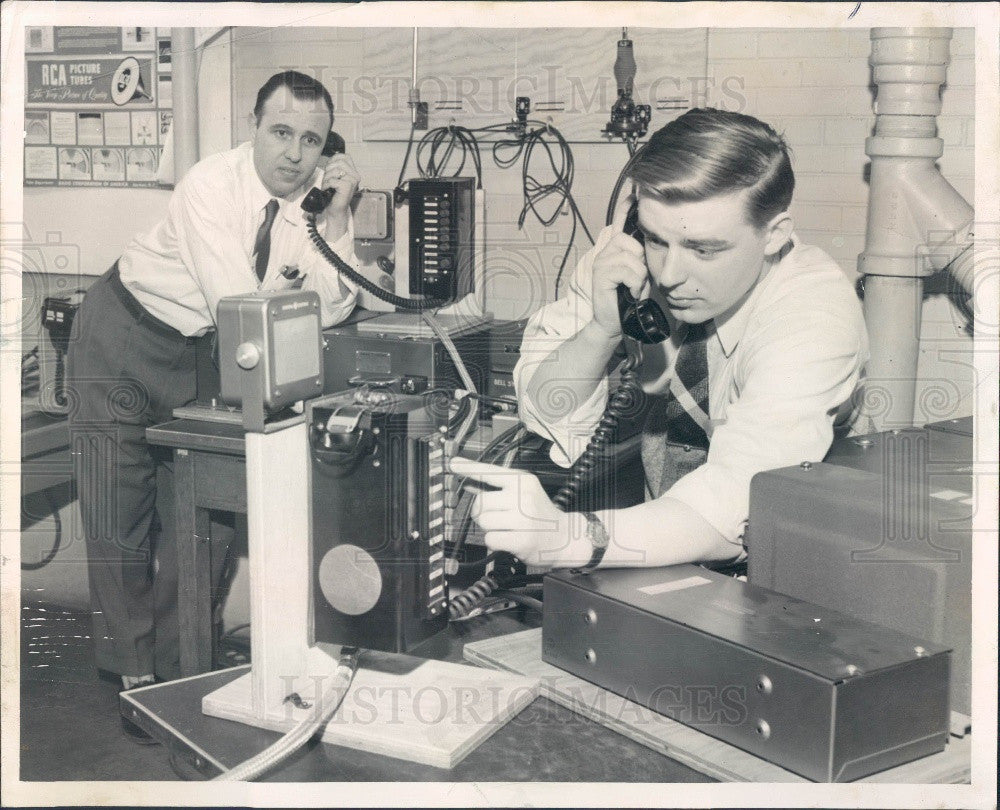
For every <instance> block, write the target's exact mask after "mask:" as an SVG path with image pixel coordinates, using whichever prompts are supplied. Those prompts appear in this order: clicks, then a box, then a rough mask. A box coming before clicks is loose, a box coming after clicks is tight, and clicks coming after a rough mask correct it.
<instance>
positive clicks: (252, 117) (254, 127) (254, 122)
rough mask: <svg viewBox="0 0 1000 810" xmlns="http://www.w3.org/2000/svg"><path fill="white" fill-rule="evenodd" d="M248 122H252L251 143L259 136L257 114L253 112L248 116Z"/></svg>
mask: <svg viewBox="0 0 1000 810" xmlns="http://www.w3.org/2000/svg"><path fill="white" fill-rule="evenodd" d="M247 123H248V124H250V143H253V142H254V139H255V138H256V137H257V116H256V115H254V114H253V113H250V115H248V116H247Z"/></svg>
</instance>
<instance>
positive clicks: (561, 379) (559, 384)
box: [525, 321, 620, 421]
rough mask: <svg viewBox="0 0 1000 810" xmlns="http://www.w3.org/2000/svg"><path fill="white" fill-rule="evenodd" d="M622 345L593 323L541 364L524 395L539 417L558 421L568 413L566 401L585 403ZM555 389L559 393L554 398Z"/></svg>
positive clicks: (570, 409) (616, 338)
mask: <svg viewBox="0 0 1000 810" xmlns="http://www.w3.org/2000/svg"><path fill="white" fill-rule="evenodd" d="M619 341H620V338H619V337H611V336H609V335H608V334H607V333H606V332H604V331H603V330H602V329H601V328H600V327H599V326H598V325H597V324H596V323H595V322H593V321H591V322H590V323H588V324H587V325H586V326H584V327H583V329H581V330H580V331H579V332H577V334H575V335H574V336H573V337H571V338H570V339H569V340H567V341H566V342H565V343H563V344H562V345H561V346H559V348H558V349H555V350H554V351H553V352H552V353H551V354H549V355H548V357H546V358H545V359H544V360H543V361H542V362H541V363H539V365H538V366H537V367H536V369H535V373H534V374H533V375H532V377H531V380H530V381H529V382H528V386H527V389H526V392H525V393H526V395H527V397H528V399H530V400H531V402H532V403H533V404H534V406H535V410H536V411H537V412H538V413H539V415H540V416H542V417H543V418H544V419H545V420H551V421H556V420H557V419H560V418H562V417H564V416H565V415H566V413H567V408H566V405H565V403H566V397H571V398H572V399H573V400H574V401H575V402H576V404H577V406H578V405H581V404H583V403H584V402H586V401H587V399H588V398H589V397H590V395H591V394H593V393H594V389H595V388H597V383H598V382H599V381H600V380H601V379H602V378H603V377H604V374H605V370H606V368H607V365H608V360H610V359H611V355H612V354H613V353H614V350H615V348H616V347H617V345H618V343H619ZM556 388H558V392H559V393H558V396H556V397H553V396H552V392H553V391H554V389H556ZM550 402H551V404H547V403H550ZM557 407H558V412H556V408H557ZM568 410H569V411H572V410H573V408H569V409H568Z"/></svg>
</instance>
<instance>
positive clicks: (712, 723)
mask: <svg viewBox="0 0 1000 810" xmlns="http://www.w3.org/2000/svg"><path fill="white" fill-rule="evenodd" d="M542 639H543V641H542V658H543V659H544V660H545V661H547V662H549V663H550V664H553V665H555V666H557V667H560V668H562V669H565V670H567V671H568V672H571V673H573V674H574V675H577V676H579V677H581V678H584V679H586V680H588V681H591V682H592V683H596V684H597V685H599V686H602V687H604V688H605V689H609V690H610V691H612V692H615V693H617V694H619V695H622V696H624V697H626V698H628V699H629V700H632V701H634V702H636V703H639V704H642V705H644V706H647V707H649V708H651V709H653V710H655V711H657V712H659V713H661V714H665V715H666V716H668V717H671V718H672V719H674V720H678V721H680V722H682V723H685V724H687V725H690V726H693V727H695V728H697V729H698V730H699V731H702V732H704V733H706V734H710V735H712V736H713V737H717V738H718V739H720V740H724V741H725V742H728V743H731V744H732V745H735V746H738V747H739V748H742V749H744V750H746V751H749V752H750V753H752V754H754V755H755V756H758V757H761V758H763V759H766V760H768V761H770V762H774V763H775V764H777V765H780V766H781V767H783V768H787V769H788V770H790V771H794V772H795V773H798V774H801V775H802V776H805V777H807V778H809V779H813V780H816V781H824V782H826V781H830V782H846V781H852V780H854V779H859V778H861V777H863V776H866V775H868V774H871V773H875V772H877V771H881V770H884V769H886V768H890V767H893V766H895V765H899V764H901V763H904V762H908V761H910V760H913V759H917V758H919V757H922V756H925V755H928V754H932V753H935V752H937V751H940V750H942V749H943V748H944V746H945V744H946V743H947V740H948V677H949V670H950V664H951V656H950V653H949V651H948V650H947V649H946V648H945V647H943V646H940V645H933V644H930V643H928V642H924V641H921V640H918V639H916V638H913V637H911V636H906V635H903V634H902V633H898V632H896V631H893V630H888V629H886V628H883V627H880V626H878V625H875V624H871V623H869V622H864V621H860V620H857V619H852V618H850V617H848V616H845V615H843V614H841V613H837V612H835V611H832V610H829V609H826V608H822V607H819V606H816V605H811V604H809V603H807V602H803V601H800V600H798V599H793V598H791V597H788V596H784V595H782V594H778V593H774V592H772V591H767V590H764V589H763V588H759V587H756V586H754V585H750V584H748V583H746V582H742V581H740V580H737V579H734V578H731V577H726V576H723V575H721V574H717V573H715V572H713V571H709V570H707V569H704V568H700V567H698V566H693V565H679V566H671V567H669V568H653V569H638V570H635V569H633V570H625V569H619V570H598V571H595V572H593V573H591V574H589V575H588V574H580V573H575V572H573V571H560V572H556V573H553V574H550V575H548V576H547V577H546V579H545V620H544V625H543V630H542Z"/></svg>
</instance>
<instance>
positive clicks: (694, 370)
mask: <svg viewBox="0 0 1000 810" xmlns="http://www.w3.org/2000/svg"><path fill="white" fill-rule="evenodd" d="M710 323H711V321H707V322H705V323H701V324H693V325H692V326H689V327H688V330H687V333H686V334H685V335H684V342H683V343H682V344H681V347H680V349H679V350H678V352H677V360H676V362H675V363H674V376H673V378H672V379H671V381H670V388H669V390H668V391H667V393H666V395H665V396H663V397H657V398H656V400H655V401H654V404H653V406H652V408H651V409H650V413H649V416H648V417H647V419H646V425H645V428H644V430H643V441H642V459H643V466H644V468H645V472H646V485H647V488H648V490H649V493H650V496H651V497H654V498H655V497H658V496H659V495H661V494H662V493H663V492H665V491H666V490H668V489H669V488H670V487H671V486H673V484H674V482H675V481H677V479H679V478H681V477H683V476H684V475H687V474H688V473H689V472H691V470H693V469H695V468H696V467H700V466H701V465H702V464H703V463H704V462H705V458H706V456H707V450H708V433H707V429H708V425H709V406H708V354H707V350H706V339H707V337H708V335H709V333H710V330H709V328H708V327H709V325H710Z"/></svg>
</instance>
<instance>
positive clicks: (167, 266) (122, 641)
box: [68, 71, 359, 737]
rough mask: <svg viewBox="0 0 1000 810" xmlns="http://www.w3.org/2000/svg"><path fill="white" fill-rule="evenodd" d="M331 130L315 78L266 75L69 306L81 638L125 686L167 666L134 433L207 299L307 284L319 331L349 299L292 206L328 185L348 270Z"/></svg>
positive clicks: (161, 526)
mask: <svg viewBox="0 0 1000 810" xmlns="http://www.w3.org/2000/svg"><path fill="white" fill-rule="evenodd" d="M332 124H333V101H332V99H331V98H330V94H329V92H328V91H327V90H326V88H325V87H323V85H322V84H320V83H319V82H317V81H316V80H315V79H312V78H311V77H309V76H306V75H304V74H302V73H297V72H295V71H286V72H284V73H279V74H276V75H275V76H272V77H271V78H270V79H269V80H268V81H267V82H266V83H265V84H264V85H263V87H261V89H260V91H259V93H258V95H257V100H256V105H255V107H254V111H253V115H252V118H251V126H252V128H253V132H252V136H251V140H250V141H249V142H248V143H244V144H241V145H240V146H238V147H236V148H235V149H232V150H230V151H228V152H222V153H220V154H215V155H212V156H210V157H208V158H206V159H204V160H202V161H201V162H199V163H198V164H197V165H195V166H194V167H192V168H191V169H190V170H189V171H188V172H187V174H186V175H185V176H184V177H183V178H181V180H180V182H179V183H178V184H177V187H176V189H175V191H174V193H173V194H172V196H171V198H170V202H169V204H168V209H167V214H166V217H165V218H164V219H163V220H162V221H161V222H160V223H159V224H158V225H157V226H156V227H155V228H153V229H152V230H151V231H149V232H148V233H145V234H141V235H139V236H137V237H135V238H134V239H133V240H132V242H131V243H130V244H129V245H128V247H127V248H126V249H125V251H124V253H123V254H122V256H121V258H120V259H119V260H118V261H117V262H116V263H115V265H114V266H113V267H112V268H111V270H109V271H108V272H107V273H105V275H104V276H102V277H101V278H100V279H99V280H98V281H97V282H96V283H95V284H94V285H93V286H92V287H91V288H90V290H89V291H88V292H87V294H86V296H85V298H84V301H83V304H82V305H81V308H80V311H79V313H78V314H77V316H76V319H75V322H74V330H75V333H74V337H75V339H74V341H73V342H72V343H71V347H70V353H69V367H68V368H69V379H68V383H69V385H70V386H71V391H72V392H73V394H72V396H73V399H74V400H75V401H76V403H77V407H76V408H75V409H74V410H73V412H72V413H71V416H70V425H71V431H72V435H73V437H74V439H73V440H74V454H75V461H76V463H77V467H76V469H77V482H78V487H79V494H80V506H81V511H82V513H83V518H84V527H85V533H86V541H87V556H88V569H89V574H90V590H91V601H92V608H93V611H94V631H95V632H94V644H95V649H96V657H97V665H98V667H100V668H101V669H103V670H106V671H108V672H111V673H115V674H117V675H120V676H122V682H123V685H124V686H125V687H131V686H135V685H137V684H140V683H147V682H152V681H153V678H154V674H155V675H156V676H158V677H160V678H163V679H170V678H176V677H178V675H179V674H180V673H179V643H178V628H177V613H176V609H177V570H176V547H175V540H174V537H173V532H172V531H171V528H172V524H173V520H172V518H173V514H172V512H173V507H172V501H171V500H169V489H170V488H171V483H172V482H171V480H170V478H171V476H170V469H169V464H168V463H165V460H164V459H163V458H162V457H161V456H160V455H159V453H158V452H157V451H154V450H152V449H151V448H150V447H149V446H148V445H147V443H146V439H145V430H146V428H147V427H148V426H150V425H153V424H156V423H159V422H164V421H166V420H168V419H170V418H171V412H172V410H173V409H174V408H175V407H177V406H180V405H183V404H185V403H187V402H190V401H192V400H193V399H194V398H195V394H196V391H195V343H196V341H198V339H199V338H202V337H204V336H206V333H209V332H210V330H211V329H213V328H214V326H215V317H216V308H217V306H218V303H219V299H220V298H223V297H225V296H230V295H239V294H244V293H248V292H252V291H255V290H278V289H284V288H288V287H292V286H297V285H301V286H302V287H303V288H305V289H311V290H315V291H316V292H317V293H318V294H319V296H320V300H321V307H322V322H323V325H324V326H331V325H333V324H335V323H338V322H340V321H342V320H343V319H344V318H346V317H347V315H348V314H350V312H351V310H352V309H353V307H354V302H355V296H356V289H355V287H354V286H353V285H349V284H348V283H346V282H345V281H344V280H342V279H341V278H340V274H339V273H338V272H337V271H336V270H335V269H333V268H332V267H330V266H329V264H328V263H327V262H326V260H325V259H324V258H323V257H322V256H321V255H320V254H319V252H318V251H317V250H316V248H315V246H314V245H313V244H312V243H311V242H310V240H309V237H308V235H307V233H306V227H305V221H304V218H303V212H302V210H301V208H300V202H301V199H302V198H303V197H304V196H305V194H306V193H307V192H308V191H309V189H310V188H311V187H313V186H319V187H321V188H323V189H332V190H333V192H334V193H333V194H332V199H331V201H330V203H329V205H328V206H327V208H326V210H325V211H324V212H323V213H322V214H320V215H319V216H318V217H317V228H318V230H319V231H320V233H321V234H324V235H325V237H326V239H327V240H328V241H329V242H330V243H331V244H332V247H333V249H334V250H335V251H337V253H338V254H339V255H341V256H343V257H344V258H345V259H347V260H348V261H349V262H351V263H352V264H356V260H355V259H354V251H353V234H352V223H351V209H350V203H351V200H352V198H353V196H354V194H355V191H356V190H357V188H358V183H359V177H358V173H357V171H356V169H355V168H354V164H353V163H352V162H351V159H350V158H349V157H348V156H347V155H345V154H343V153H342V149H341V153H340V154H334V155H332V156H330V158H329V162H328V163H327V164H326V165H325V167H322V162H321V161H322V159H323V158H325V157H327V155H326V154H325V152H326V151H327V150H325V146H326V145H327V143H328V138H329V136H331V135H332V136H333V138H335V139H336V138H339V136H336V135H335V134H333V133H331V127H332ZM340 143H341V144H342V143H343V142H342V141H340ZM208 337H209V338H210V337H211V335H210V334H209V335H208ZM158 479H159V480H158ZM158 484H159V486H158ZM158 505H159V508H158ZM154 559H155V564H154ZM126 731H128V732H129V733H132V734H133V736H137V737H139V736H141V732H139V733H136V732H138V729H137V728H135V727H126Z"/></svg>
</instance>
